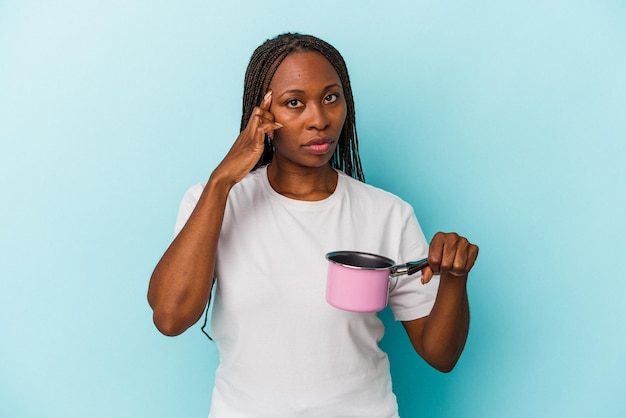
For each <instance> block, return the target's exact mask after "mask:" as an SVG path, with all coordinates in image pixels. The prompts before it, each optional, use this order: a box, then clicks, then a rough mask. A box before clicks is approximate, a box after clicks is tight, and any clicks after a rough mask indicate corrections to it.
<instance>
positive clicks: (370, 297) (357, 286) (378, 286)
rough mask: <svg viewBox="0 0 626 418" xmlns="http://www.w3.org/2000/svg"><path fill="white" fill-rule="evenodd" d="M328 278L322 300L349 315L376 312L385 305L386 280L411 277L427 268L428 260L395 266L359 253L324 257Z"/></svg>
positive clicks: (376, 256) (376, 257)
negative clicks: (345, 311)
mask: <svg viewBox="0 0 626 418" xmlns="http://www.w3.org/2000/svg"><path fill="white" fill-rule="evenodd" d="M326 259H328V261H329V263H328V278H327V284H326V300H327V301H328V303H330V304H331V305H332V306H334V307H336V308H339V309H344V310H347V311H352V312H378V311H381V310H383V309H384V308H385V306H387V298H388V296H389V279H390V278H391V277H395V276H400V275H403V274H408V275H411V274H414V273H417V272H418V271H420V270H422V269H423V268H424V267H426V266H428V259H427V258H425V259H423V260H419V261H410V262H408V263H406V264H396V263H395V262H394V261H393V260H392V259H390V258H387V257H383V256H381V255H376V254H369V253H364V252H359V251H334V252H331V253H328V254H326Z"/></svg>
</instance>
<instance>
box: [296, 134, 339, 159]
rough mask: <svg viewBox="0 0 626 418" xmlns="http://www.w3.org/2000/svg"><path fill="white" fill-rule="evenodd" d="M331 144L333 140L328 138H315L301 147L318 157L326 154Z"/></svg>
mask: <svg viewBox="0 0 626 418" xmlns="http://www.w3.org/2000/svg"><path fill="white" fill-rule="evenodd" d="M333 142H334V140H333V139H332V138H330V137H317V138H313V139H311V140H310V141H309V142H307V143H306V144H304V145H303V146H302V147H303V148H304V149H306V150H307V151H309V152H310V153H312V154H316V155H320V154H326V153H327V152H328V151H329V150H330V148H331V146H332V143H333Z"/></svg>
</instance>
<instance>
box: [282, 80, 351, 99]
mask: <svg viewBox="0 0 626 418" xmlns="http://www.w3.org/2000/svg"><path fill="white" fill-rule="evenodd" d="M334 87H339V88H340V89H341V90H343V87H342V86H341V84H339V83H332V84H329V85H327V86H326V87H324V88H323V89H322V91H328V90H330V89H332V88H334ZM286 94H304V90H300V89H289V90H285V91H284V92H282V93H281V95H280V96H278V97H283V96H284V95H286Z"/></svg>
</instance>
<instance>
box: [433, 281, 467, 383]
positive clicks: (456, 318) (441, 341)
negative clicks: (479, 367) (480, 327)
mask: <svg viewBox="0 0 626 418" xmlns="http://www.w3.org/2000/svg"><path fill="white" fill-rule="evenodd" d="M466 282H467V279H466V278H448V279H447V280H441V281H440V284H439V290H438V293H437V299H436V301H435V305H434V306H433V309H432V311H431V313H430V315H429V316H428V317H427V318H426V321H425V324H424V332H423V336H422V345H423V356H424V358H425V360H426V361H427V362H428V363H430V364H431V365H433V367H435V368H437V369H439V370H441V371H445V372H447V371H450V370H452V368H453V367H454V365H455V364H456V362H457V361H458V359H459V357H460V356H461V353H462V352H463V347H464V346H465V342H466V340H467V334H468V331H469V302H468V298H467V288H466Z"/></svg>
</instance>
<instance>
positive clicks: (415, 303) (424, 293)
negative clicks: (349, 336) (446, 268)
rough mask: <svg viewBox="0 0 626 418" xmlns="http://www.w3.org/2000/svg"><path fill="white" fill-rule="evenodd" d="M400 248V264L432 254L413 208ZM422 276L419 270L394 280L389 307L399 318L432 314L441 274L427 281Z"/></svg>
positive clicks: (396, 317) (408, 319)
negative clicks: (424, 282) (429, 251)
mask: <svg viewBox="0 0 626 418" xmlns="http://www.w3.org/2000/svg"><path fill="white" fill-rule="evenodd" d="M400 247H401V248H400V257H399V259H398V262H399V263H406V262H408V261H418V260H421V259H423V258H426V257H428V242H427V241H426V237H425V236H424V233H423V232H422V228H421V227H420V226H419V223H418V221H417V218H416V217H415V213H414V212H413V210H411V211H410V213H409V214H408V215H407V217H406V221H405V226H404V228H403V231H402V239H401V243H400ZM421 278H422V273H421V272H417V273H415V274H412V275H411V276H406V275H403V276H398V277H394V278H392V279H391V281H390V289H389V307H390V308H391V311H392V312H393V316H394V318H395V319H396V320H397V321H411V320H413V319H418V318H422V317H424V316H427V315H429V314H430V311H431V310H432V307H433V305H434V304H435V298H436V296H437V289H438V288H439V277H438V276H435V277H433V278H432V279H431V281H430V282H428V283H427V284H422V282H421Z"/></svg>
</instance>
